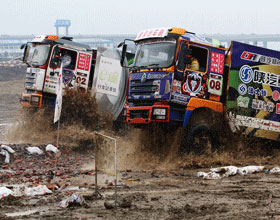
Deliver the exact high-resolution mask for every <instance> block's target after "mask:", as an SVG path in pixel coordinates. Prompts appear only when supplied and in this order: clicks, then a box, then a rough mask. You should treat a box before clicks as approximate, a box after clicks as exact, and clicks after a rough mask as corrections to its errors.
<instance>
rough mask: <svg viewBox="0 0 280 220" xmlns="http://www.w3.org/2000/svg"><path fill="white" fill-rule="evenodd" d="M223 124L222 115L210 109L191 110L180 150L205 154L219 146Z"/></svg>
mask: <svg viewBox="0 0 280 220" xmlns="http://www.w3.org/2000/svg"><path fill="white" fill-rule="evenodd" d="M223 126H224V121H223V119H222V115H221V114H219V113H215V112H213V111H211V110H210V109H198V110H197V111H196V112H193V113H192V115H191V118H190V119H189V122H188V125H187V127H186V129H185V132H184V137H183V139H182V142H181V151H183V152H185V153H194V154H207V153H211V152H214V151H216V150H217V149H218V148H219V147H220V135H219V133H220V131H221V127H223Z"/></svg>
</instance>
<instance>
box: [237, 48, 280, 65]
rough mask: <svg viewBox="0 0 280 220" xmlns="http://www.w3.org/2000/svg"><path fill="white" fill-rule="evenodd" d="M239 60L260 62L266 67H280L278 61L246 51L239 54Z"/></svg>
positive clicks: (279, 61)
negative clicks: (266, 65)
mask: <svg viewBox="0 0 280 220" xmlns="http://www.w3.org/2000/svg"><path fill="white" fill-rule="evenodd" d="M241 59H243V60H250V61H252V62H260V63H264V64H268V65H275V66H279V65H280V60H279V59H277V58H274V57H269V56H264V55H260V54H257V53H252V52H248V51H243V53H242V54H241Z"/></svg>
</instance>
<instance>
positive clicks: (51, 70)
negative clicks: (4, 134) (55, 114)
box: [21, 35, 96, 107]
mask: <svg viewBox="0 0 280 220" xmlns="http://www.w3.org/2000/svg"><path fill="white" fill-rule="evenodd" d="M24 48H25V50H24V57H23V62H24V63H26V64H27V66H28V67H27V71H26V78H25V93H23V94H22V95H21V104H22V106H23V107H41V106H42V105H45V104H46V105H51V106H54V105H55V98H56V85H57V81H58V75H59V71H60V67H61V60H62V59H64V60H65V62H64V63H65V66H64V67H63V70H62V71H63V84H64V86H65V87H66V86H68V87H76V86H78V87H80V88H81V89H83V90H87V89H88V87H89V86H91V85H92V80H93V70H94V68H91V65H94V64H95V59H96V51H94V50H91V48H90V47H89V46H87V45H84V44H80V43H76V42H73V41H72V38H70V37H62V38H59V37H58V36H55V35H39V36H36V37H35V38H34V39H33V40H32V41H31V42H28V43H27V44H26V45H24Z"/></svg>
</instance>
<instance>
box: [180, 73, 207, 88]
mask: <svg viewBox="0 0 280 220" xmlns="http://www.w3.org/2000/svg"><path fill="white" fill-rule="evenodd" d="M201 83H202V77H201V76H200V75H198V74H197V73H191V74H189V75H188V76H187V81H186V82H185V86H184V87H183V88H185V89H186V90H187V91H188V92H190V93H199V91H200V89H201Z"/></svg>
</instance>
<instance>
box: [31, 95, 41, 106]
mask: <svg viewBox="0 0 280 220" xmlns="http://www.w3.org/2000/svg"><path fill="white" fill-rule="evenodd" d="M30 104H31V105H39V104H40V97H39V96H31V101H30Z"/></svg>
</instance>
